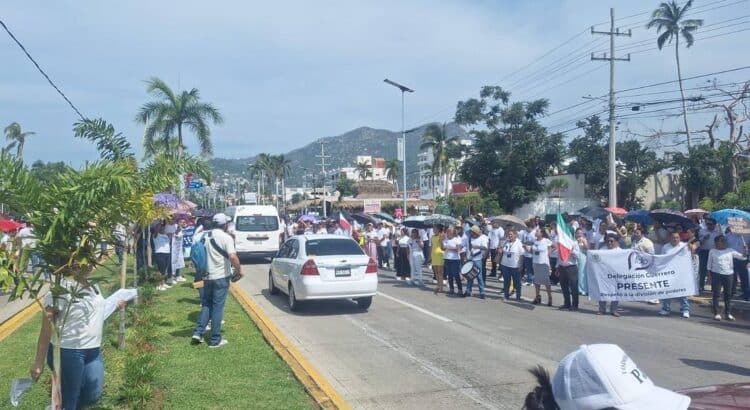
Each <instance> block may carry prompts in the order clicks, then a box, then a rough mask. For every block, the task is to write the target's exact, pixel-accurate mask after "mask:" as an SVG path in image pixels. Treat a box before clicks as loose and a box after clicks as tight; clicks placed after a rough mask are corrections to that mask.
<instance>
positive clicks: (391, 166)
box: [385, 159, 401, 191]
mask: <svg viewBox="0 0 750 410" xmlns="http://www.w3.org/2000/svg"><path fill="white" fill-rule="evenodd" d="M400 169H401V161H399V160H397V159H389V160H387V161H385V177H386V178H388V179H389V180H391V181H393V187H394V188H395V189H396V191H398V177H399V170H400Z"/></svg>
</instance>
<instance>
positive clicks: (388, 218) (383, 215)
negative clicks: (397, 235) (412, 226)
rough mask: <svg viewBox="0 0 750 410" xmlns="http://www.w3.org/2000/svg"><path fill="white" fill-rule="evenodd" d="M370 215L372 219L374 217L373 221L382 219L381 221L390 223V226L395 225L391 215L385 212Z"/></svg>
mask: <svg viewBox="0 0 750 410" xmlns="http://www.w3.org/2000/svg"><path fill="white" fill-rule="evenodd" d="M370 215H372V216H373V217H375V219H382V220H384V221H388V222H390V223H392V224H395V223H396V218H394V217H392V216H391V215H389V214H387V213H385V212H375V213H373V214H370Z"/></svg>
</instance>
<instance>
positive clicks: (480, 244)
mask: <svg viewBox="0 0 750 410" xmlns="http://www.w3.org/2000/svg"><path fill="white" fill-rule="evenodd" d="M489 243H490V241H489V239H488V238H487V235H484V234H482V235H479V237H478V238H471V259H472V260H475V261H481V260H482V258H484V252H485V251H483V250H480V249H481V248H487V247H488V246H489Z"/></svg>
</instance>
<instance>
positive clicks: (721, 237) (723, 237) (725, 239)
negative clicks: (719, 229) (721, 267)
mask: <svg viewBox="0 0 750 410" xmlns="http://www.w3.org/2000/svg"><path fill="white" fill-rule="evenodd" d="M726 241H727V238H726V236H724V235H719V236H717V237H716V238H714V243H715V244H716V243H719V242H726Z"/></svg>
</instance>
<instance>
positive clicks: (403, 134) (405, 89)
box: [383, 78, 414, 217]
mask: <svg viewBox="0 0 750 410" xmlns="http://www.w3.org/2000/svg"><path fill="white" fill-rule="evenodd" d="M383 82H385V83H386V84H390V85H392V86H394V87H396V88H398V89H399V90H401V141H400V144H401V150H400V151H401V155H402V156H403V157H402V158H401V162H402V163H403V173H404V212H403V215H404V217H406V132H405V129H404V116H405V111H404V93H405V92H410V93H413V92H414V90H412V89H411V88H409V87H407V86H405V85H401V84H399V83H397V82H395V81H391V80H389V79H387V78H386V79H385V80H383Z"/></svg>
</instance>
